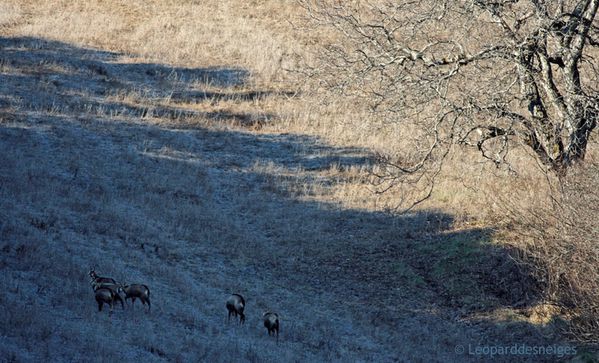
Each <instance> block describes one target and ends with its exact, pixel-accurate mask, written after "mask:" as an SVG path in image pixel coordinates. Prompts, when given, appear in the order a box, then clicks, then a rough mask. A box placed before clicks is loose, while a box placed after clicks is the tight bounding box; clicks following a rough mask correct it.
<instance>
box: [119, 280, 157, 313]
mask: <svg viewBox="0 0 599 363" xmlns="http://www.w3.org/2000/svg"><path fill="white" fill-rule="evenodd" d="M121 287H122V291H123V292H124V293H125V300H127V299H131V308H133V306H134V304H135V299H137V298H139V300H141V303H142V304H143V305H145V304H146V303H147V304H148V311H150V310H151V308H152V305H151V304H150V288H149V287H147V286H146V285H142V284H131V285H121Z"/></svg>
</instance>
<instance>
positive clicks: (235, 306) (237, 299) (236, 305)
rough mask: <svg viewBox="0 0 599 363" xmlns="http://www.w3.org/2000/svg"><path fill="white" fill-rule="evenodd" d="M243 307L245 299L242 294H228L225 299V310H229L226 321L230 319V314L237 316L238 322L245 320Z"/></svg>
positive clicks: (241, 322)
mask: <svg viewBox="0 0 599 363" xmlns="http://www.w3.org/2000/svg"><path fill="white" fill-rule="evenodd" d="M243 309H245V300H244V299H243V296H241V295H239V294H233V295H231V296H229V298H228V299H227V310H228V311H229V315H228V317H227V322H229V321H231V315H234V316H235V317H237V316H239V324H243V323H244V322H245V315H244V314H243Z"/></svg>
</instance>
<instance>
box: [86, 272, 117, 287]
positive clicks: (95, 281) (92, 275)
mask: <svg viewBox="0 0 599 363" xmlns="http://www.w3.org/2000/svg"><path fill="white" fill-rule="evenodd" d="M89 277H90V278H91V284H92V286H93V285H94V284H99V283H102V282H109V283H112V284H116V281H115V280H114V279H113V278H112V277H101V276H98V274H97V273H96V270H95V269H94V268H93V267H92V268H90V269H89Z"/></svg>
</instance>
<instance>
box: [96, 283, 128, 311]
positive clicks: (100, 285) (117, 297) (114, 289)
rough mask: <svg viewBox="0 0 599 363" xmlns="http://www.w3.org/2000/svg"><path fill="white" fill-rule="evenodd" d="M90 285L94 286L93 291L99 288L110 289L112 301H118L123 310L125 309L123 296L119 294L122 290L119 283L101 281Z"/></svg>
mask: <svg viewBox="0 0 599 363" xmlns="http://www.w3.org/2000/svg"><path fill="white" fill-rule="evenodd" d="M92 286H93V288H94V291H98V290H101V289H108V290H110V291H112V293H113V294H114V297H113V301H120V302H121V307H122V308H123V310H125V303H124V302H123V298H122V297H121V294H120V292H121V291H123V289H122V287H121V285H119V284H113V283H110V282H101V283H95V284H93V285H92Z"/></svg>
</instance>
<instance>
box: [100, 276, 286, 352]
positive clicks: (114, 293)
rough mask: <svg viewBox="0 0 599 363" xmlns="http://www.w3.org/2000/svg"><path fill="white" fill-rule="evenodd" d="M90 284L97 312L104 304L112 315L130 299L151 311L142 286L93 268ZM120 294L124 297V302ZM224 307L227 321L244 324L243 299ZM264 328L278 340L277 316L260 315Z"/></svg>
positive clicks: (147, 291)
mask: <svg viewBox="0 0 599 363" xmlns="http://www.w3.org/2000/svg"><path fill="white" fill-rule="evenodd" d="M89 277H90V283H91V285H92V288H93V290H94V294H95V298H96V302H97V303H98V311H102V307H103V306H104V304H107V305H108V306H110V311H109V315H110V314H112V309H113V307H114V304H115V303H118V302H120V303H121V307H122V308H123V310H124V309H125V302H126V301H127V299H131V308H133V305H134V304H135V299H138V298H139V300H140V301H141V303H142V304H143V305H146V304H147V305H148V312H149V311H150V309H151V304H150V289H149V288H148V286H146V285H143V284H131V285H125V284H120V283H117V282H116V280H115V279H113V278H111V277H102V276H98V274H97V273H96V271H95V269H94V268H90V270H89ZM121 294H124V295H125V300H124V301H123V298H122V296H121ZM225 306H226V307H227V311H228V312H229V315H228V317H227V321H228V322H230V321H231V315H232V316H233V317H234V318H235V319H236V318H237V317H239V324H240V325H242V324H243V323H245V313H244V310H245V299H244V298H243V296H241V295H239V294H232V295H231V296H230V297H229V298H228V299H227V301H226V303H225ZM262 318H263V321H264V327H265V328H266V329H267V330H268V335H276V337H277V341H278V340H279V315H278V314H277V313H273V312H271V311H267V312H265V313H264V314H263V315H262Z"/></svg>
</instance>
